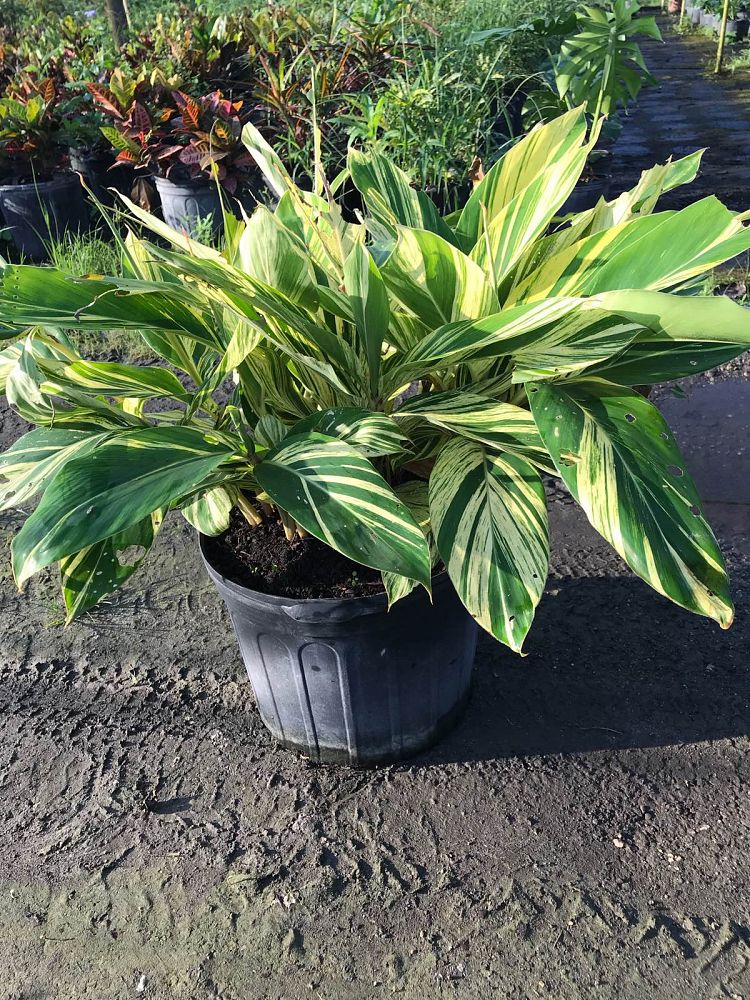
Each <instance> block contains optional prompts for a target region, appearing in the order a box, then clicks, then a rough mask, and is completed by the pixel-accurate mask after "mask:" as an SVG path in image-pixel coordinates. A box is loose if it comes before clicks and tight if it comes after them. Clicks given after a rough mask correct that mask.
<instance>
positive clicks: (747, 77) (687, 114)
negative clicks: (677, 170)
mask: <svg viewBox="0 0 750 1000" xmlns="http://www.w3.org/2000/svg"><path fill="white" fill-rule="evenodd" d="M658 20H659V24H660V27H661V30H662V34H663V36H664V39H665V44H662V43H660V42H655V41H653V40H646V41H645V42H642V43H641V47H642V49H643V53H644V56H645V59H646V64H647V65H648V67H649V69H650V70H651V72H652V73H653V74H654V76H656V77H657V80H658V84H657V85H656V86H654V87H646V88H644V89H643V90H642V91H641V96H640V98H639V102H638V105H637V107H636V108H635V109H633V111H632V112H631V114H630V116H629V118H628V119H627V120H626V123H625V128H624V130H623V132H622V134H621V136H620V138H619V140H618V142H617V144H616V146H615V149H614V171H615V182H614V184H613V190H612V193H613V194H617V193H619V192H620V191H624V190H627V189H628V188H629V187H631V186H632V185H633V184H635V182H636V181H637V180H638V177H639V176H640V173H641V171H642V170H643V169H644V167H647V166H652V165H653V164H654V163H663V162H664V161H665V160H666V159H667V157H669V156H673V157H675V158H676V157H680V156H686V155H687V154H688V153H692V152H694V151H695V150H696V149H703V148H704V147H705V148H706V153H705V155H704V157H703V168H702V171H701V175H700V177H699V178H698V179H697V180H696V182H695V183H694V184H692V185H690V187H688V188H680V189H678V190H676V191H674V192H672V193H670V194H669V195H667V196H666V197H665V199H664V204H665V207H668V208H681V207H683V206H684V205H685V204H687V203H688V202H690V201H694V200H695V199H696V198H697V197H705V196H706V195H708V194H715V195H717V196H718V197H719V198H720V199H721V200H722V201H723V202H724V203H725V204H727V205H728V206H729V208H732V209H734V210H735V211H745V210H746V209H747V208H748V207H750V74H749V73H748V72H747V71H744V72H738V73H736V74H732V73H729V72H727V73H724V74H722V75H721V76H719V77H715V76H713V74H712V72H711V69H712V67H713V61H714V59H715V57H716V43H715V42H714V41H712V40H711V39H709V38H707V37H705V36H703V35H696V34H691V35H686V36H680V35H679V34H677V33H676V32H675V31H674V29H673V25H674V19H673V18H667V17H664V16H660V17H659V18H658ZM727 51H728V60H727V62H729V60H730V59H731V55H732V53H733V51H736V47H733V46H729V48H728V50H727Z"/></svg>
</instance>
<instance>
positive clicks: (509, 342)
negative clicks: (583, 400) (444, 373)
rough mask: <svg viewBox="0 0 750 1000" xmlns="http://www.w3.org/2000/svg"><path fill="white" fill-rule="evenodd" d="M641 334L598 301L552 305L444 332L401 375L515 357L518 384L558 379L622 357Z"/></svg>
mask: <svg viewBox="0 0 750 1000" xmlns="http://www.w3.org/2000/svg"><path fill="white" fill-rule="evenodd" d="M641 329H642V327H641V325H640V324H639V323H638V322H636V321H632V320H629V319H626V318H624V317H623V316H621V315H619V314H618V313H614V314H613V313H609V312H607V311H605V310H604V309H600V308H598V304H597V302H596V301H594V300H586V299H572V298H569V299H546V300H544V301H543V302H535V303H525V304H523V305H519V306H514V307H513V308H512V309H504V310H503V311H502V312H499V313H495V314H494V315H491V316H486V317H484V318H483V319H479V320H475V321H473V322H464V323H453V324H448V325H446V326H443V327H439V328H438V329H437V330H435V331H434V332H433V333H431V334H429V335H428V336H427V337H425V338H424V339H423V340H422V341H420V342H419V343H418V344H417V345H416V346H415V347H413V348H412V349H411V350H410V351H409V352H408V353H407V354H406V355H405V356H404V358H403V360H402V361H400V362H399V364H398V366H397V368H396V372H397V373H398V374H399V375H400V376H401V377H402V378H405V377H407V376H410V375H414V374H421V373H423V372H425V371H430V370H431V369H432V368H434V367H441V366H443V365H446V364H455V363H457V362H459V361H470V360H476V359H483V358H500V357H510V358H512V359H513V372H512V378H513V381H514V382H526V381H528V380H530V379H538V378H553V377H558V376H561V375H567V374H569V373H571V372H576V371H578V370H580V369H582V368H586V367H588V366H589V365H592V364H596V363H598V362H600V361H604V360H605V359H607V358H609V357H611V356H612V355H614V354H617V353H619V352H620V351H622V350H623V349H624V348H625V347H626V346H627V345H628V344H629V343H630V342H631V341H632V340H633V338H634V337H635V336H636V334H637V333H638V332H639V331H640V330H641Z"/></svg>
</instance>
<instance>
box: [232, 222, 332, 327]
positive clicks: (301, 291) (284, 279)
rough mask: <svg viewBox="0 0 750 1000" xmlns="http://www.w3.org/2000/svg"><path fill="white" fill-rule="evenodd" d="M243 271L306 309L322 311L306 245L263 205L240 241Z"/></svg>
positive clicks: (241, 267)
mask: <svg viewBox="0 0 750 1000" xmlns="http://www.w3.org/2000/svg"><path fill="white" fill-rule="evenodd" d="M238 266H239V268H240V269H241V270H242V271H244V272H245V274H247V275H249V276H250V277H252V278H257V279H258V280H259V281H261V282H263V284H265V285H267V286H270V287H272V288H275V289H278V290H279V291H280V292H282V293H283V294H284V295H285V296H286V297H287V298H288V299H290V300H291V301H292V302H297V303H299V304H300V305H302V306H304V307H305V308H306V309H310V310H312V311H315V310H316V309H317V308H318V293H317V285H316V282H315V272H314V271H313V266H312V263H311V261H310V257H309V255H308V254H306V253H305V252H304V249H303V245H302V244H300V242H299V240H298V239H297V238H296V237H295V236H294V235H293V233H291V232H290V231H289V230H288V229H287V228H286V227H285V226H284V225H282V223H281V222H279V220H278V218H277V217H276V216H275V215H273V214H272V213H271V212H269V211H268V209H267V208H266V207H265V205H259V206H258V207H257V208H256V209H255V211H254V212H253V214H252V216H251V218H250V219H248V221H247V223H246V225H245V231H244V232H243V234H242V236H241V237H240V241H239V259H238Z"/></svg>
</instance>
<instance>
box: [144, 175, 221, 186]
mask: <svg viewBox="0 0 750 1000" xmlns="http://www.w3.org/2000/svg"><path fill="white" fill-rule="evenodd" d="M151 177H152V179H153V181H154V183H155V184H156V186H157V188H158V187H159V185H162V184H163V185H164V187H171V188H177V189H179V188H192V189H201V190H205V189H206V188H211V189H214V183H213V181H210V180H209V179H208V178H207V177H191V178H190V179H188V180H186V181H171V180H170V179H169V178H168V177H162V176H161V175H160V174H152V175H151Z"/></svg>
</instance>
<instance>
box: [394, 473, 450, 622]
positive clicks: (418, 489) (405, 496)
mask: <svg viewBox="0 0 750 1000" xmlns="http://www.w3.org/2000/svg"><path fill="white" fill-rule="evenodd" d="M394 492H395V494H396V496H397V497H398V498H399V500H400V501H401V503H403V504H404V505H405V506H406V507H408V508H409V510H410V511H411V514H412V517H413V518H414V520H415V521H416V522H417V524H418V525H419V527H420V528H421V529H422V533H423V535H424V537H425V539H426V540H427V544H428V545H429V547H430V561H431V563H432V565H433V566H434V565H435V563H436V561H437V549H436V548H435V542H434V539H433V537H432V532H431V531H430V498H429V493H428V487H427V483H426V482H425V481H424V480H423V479H411V480H409V482H407V483H401V485H400V486H396V487H395V489H394ZM382 576H383V586H384V587H385V592H386V594H387V595H388V607H389V608H390V607H391V606H392V605H394V604H395V603H396V601H400V600H401V598H402V597H406V595H407V594H410V593H411V592H412V590H414V588H415V587H416V586H417V584H416V582H415V581H414V580H410V579H409V578H408V577H406V576H400V575H399V574H398V573H383V574H382Z"/></svg>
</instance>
